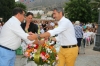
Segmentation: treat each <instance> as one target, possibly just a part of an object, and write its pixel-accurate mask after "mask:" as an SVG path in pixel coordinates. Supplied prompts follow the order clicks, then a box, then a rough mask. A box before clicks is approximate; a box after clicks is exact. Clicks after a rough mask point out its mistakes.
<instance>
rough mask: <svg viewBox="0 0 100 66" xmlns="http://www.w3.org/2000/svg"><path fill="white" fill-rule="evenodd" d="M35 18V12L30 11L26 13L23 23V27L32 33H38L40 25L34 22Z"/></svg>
mask: <svg viewBox="0 0 100 66" xmlns="http://www.w3.org/2000/svg"><path fill="white" fill-rule="evenodd" d="M32 20H33V13H31V12H28V13H27V14H26V20H25V23H22V24H21V27H22V28H23V30H24V31H25V32H27V33H28V32H32V33H38V26H37V25H36V24H34V23H32Z"/></svg>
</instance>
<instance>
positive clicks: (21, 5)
mask: <svg viewBox="0 0 100 66" xmlns="http://www.w3.org/2000/svg"><path fill="white" fill-rule="evenodd" d="M15 7H21V8H23V9H24V10H25V11H26V5H25V4H23V3H21V2H16V3H15Z"/></svg>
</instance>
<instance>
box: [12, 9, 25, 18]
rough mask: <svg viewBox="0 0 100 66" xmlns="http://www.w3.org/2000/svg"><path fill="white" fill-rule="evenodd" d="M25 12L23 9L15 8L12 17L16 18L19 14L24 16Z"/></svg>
mask: <svg viewBox="0 0 100 66" xmlns="http://www.w3.org/2000/svg"><path fill="white" fill-rule="evenodd" d="M23 11H24V9H22V8H21V7H15V8H14V9H13V12H12V15H13V16H15V15H17V14H18V13H20V14H22V13H23ZM24 12H25V11H24Z"/></svg>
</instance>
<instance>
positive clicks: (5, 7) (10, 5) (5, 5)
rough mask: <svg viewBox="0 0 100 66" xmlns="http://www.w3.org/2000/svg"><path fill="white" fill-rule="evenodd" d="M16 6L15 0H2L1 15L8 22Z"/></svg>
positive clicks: (0, 0) (0, 2)
mask: <svg viewBox="0 0 100 66" xmlns="http://www.w3.org/2000/svg"><path fill="white" fill-rule="evenodd" d="M14 7H15V0H0V17H2V18H3V21H4V22H6V21H7V20H8V19H9V18H10V17H11V15H12V10H13V9H14Z"/></svg>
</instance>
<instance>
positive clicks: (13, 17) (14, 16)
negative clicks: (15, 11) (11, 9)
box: [12, 16, 21, 24]
mask: <svg viewBox="0 0 100 66" xmlns="http://www.w3.org/2000/svg"><path fill="white" fill-rule="evenodd" d="M12 18H13V19H14V20H16V22H17V23H19V24H21V22H20V21H19V20H18V19H17V18H16V17H15V16H12Z"/></svg>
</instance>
